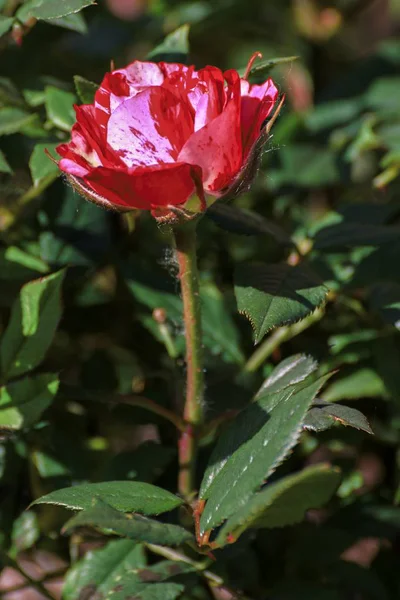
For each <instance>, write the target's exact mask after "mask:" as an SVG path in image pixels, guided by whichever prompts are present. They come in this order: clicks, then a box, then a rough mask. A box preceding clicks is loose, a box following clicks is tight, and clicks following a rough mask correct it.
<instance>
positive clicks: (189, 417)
mask: <svg viewBox="0 0 400 600" xmlns="http://www.w3.org/2000/svg"><path fill="white" fill-rule="evenodd" d="M196 225H197V222H196V221H187V222H186V223H184V224H182V225H180V226H177V227H175V228H174V230H173V233H174V238H175V251H176V259H177V263H178V266H179V279H180V283H181V291H182V299H183V320H184V325H185V337H186V399H185V407H184V411H183V419H184V421H185V423H186V429H185V431H183V432H182V435H181V437H180V440H179V449H178V450H179V479H178V489H179V492H180V493H181V494H182V496H183V497H184V498H186V499H187V500H190V499H191V498H192V496H193V493H194V491H195V470H196V457H197V445H198V442H197V437H198V430H199V428H200V427H201V425H202V422H203V393H204V374H203V352H202V332H201V310H200V295H199V276H198V270H197V257H196Z"/></svg>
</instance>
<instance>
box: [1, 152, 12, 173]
mask: <svg viewBox="0 0 400 600" xmlns="http://www.w3.org/2000/svg"><path fill="white" fill-rule="evenodd" d="M12 172H13V171H12V168H11V167H10V165H9V164H8V162H7V159H6V157H5V156H4V154H3V152H2V151H1V150H0V173H10V174H11V173H12Z"/></svg>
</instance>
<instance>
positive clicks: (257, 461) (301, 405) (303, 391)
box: [200, 376, 329, 531]
mask: <svg viewBox="0 0 400 600" xmlns="http://www.w3.org/2000/svg"><path fill="white" fill-rule="evenodd" d="M328 377H329V376H327V377H325V378H321V379H318V380H317V381H314V382H312V383H311V382H310V381H309V380H305V381H302V382H301V383H298V384H295V385H293V386H289V387H286V388H284V389H283V390H279V391H277V392H272V393H268V392H267V393H266V394H263V395H261V396H258V397H257V400H256V401H255V402H253V403H252V404H251V405H250V406H249V407H247V408H246V409H245V410H243V411H242V412H241V413H240V414H239V415H238V416H237V417H236V419H235V421H234V422H233V423H232V424H231V426H230V427H229V428H228V430H227V431H226V432H225V433H224V434H223V435H222V436H221V437H220V439H219V441H218V443H217V446H216V448H215V450H214V452H213V454H212V455H211V458H210V462H209V467H208V468H207V470H206V473H205V476H204V479H203V483H202V486H201V489H200V497H201V498H207V499H208V501H207V503H206V506H205V509H204V512H203V514H202V517H201V522H200V523H201V530H202V531H206V530H209V529H212V528H213V527H216V526H217V525H219V524H220V523H221V522H222V521H223V520H224V519H227V518H228V517H230V516H231V515H232V514H234V513H235V512H236V511H237V510H239V509H240V508H241V507H242V506H244V505H245V504H246V503H247V501H248V500H249V498H250V497H251V496H252V494H253V493H254V492H255V491H256V490H257V488H259V487H260V486H261V485H262V483H263V482H264V481H265V480H266V479H267V478H268V477H269V476H270V475H271V473H272V472H273V471H274V470H275V469H276V467H277V466H278V465H279V464H280V463H281V462H282V461H283V460H284V458H285V457H286V456H287V454H288V453H289V452H290V450H291V449H292V448H293V446H294V445H295V444H296V442H297V440H298V437H299V435H300V433H301V430H302V426H303V421H304V419H305V416H306V414H307V411H308V409H309V407H310V405H311V403H312V402H313V400H314V398H315V396H316V394H317V393H318V391H319V389H320V387H321V385H323V383H324V382H325V381H326V379H327V378H328Z"/></svg>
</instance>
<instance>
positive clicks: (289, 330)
mask: <svg viewBox="0 0 400 600" xmlns="http://www.w3.org/2000/svg"><path fill="white" fill-rule="evenodd" d="M324 313H325V311H324V310H323V309H321V308H319V309H317V310H316V311H315V312H314V313H312V314H311V315H309V316H308V317H306V318H305V319H303V320H302V321H299V322H298V323H294V324H293V325H287V326H285V327H280V328H279V329H277V330H276V331H275V332H274V333H273V334H272V335H271V336H270V337H268V338H267V339H266V340H265V341H264V342H263V343H262V344H261V346H259V348H257V350H256V351H255V352H254V353H253V354H252V355H251V356H250V358H249V360H248V361H247V363H246V364H245V365H244V367H243V371H244V372H245V373H254V372H255V371H257V370H258V369H259V368H260V367H261V366H262V365H263V364H264V362H265V361H266V360H267V358H269V357H270V356H271V354H272V353H273V352H274V351H275V350H276V349H277V348H279V346H280V345H281V344H282V343H283V342H287V341H288V340H291V339H292V338H294V337H296V335H299V333H301V332H302V331H304V330H305V329H308V328H309V327H311V325H314V323H316V322H317V321H319V320H320V319H322V317H323V315H324Z"/></svg>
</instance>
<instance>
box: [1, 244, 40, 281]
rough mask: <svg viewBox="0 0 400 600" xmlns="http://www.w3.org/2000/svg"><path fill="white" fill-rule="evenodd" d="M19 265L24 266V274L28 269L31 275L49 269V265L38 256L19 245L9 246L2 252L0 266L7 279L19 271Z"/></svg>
mask: <svg viewBox="0 0 400 600" xmlns="http://www.w3.org/2000/svg"><path fill="white" fill-rule="evenodd" d="M18 267H22V269H21V271H22V272H23V273H24V275H25V270H26V271H27V272H28V274H29V275H31V277H32V272H36V273H43V274H44V273H48V271H49V266H48V265H47V264H46V263H45V262H44V261H43V260H41V259H40V258H39V257H38V256H34V255H32V254H29V253H28V252H25V251H24V250H22V249H21V248H18V247H17V246H8V248H7V249H6V250H4V252H0V268H1V269H2V275H3V277H4V278H5V279H8V278H10V279H11V278H12V276H13V275H14V274H16V273H17V272H18ZM36 273H35V274H36ZM35 274H34V275H33V276H35ZM28 278H29V277H28Z"/></svg>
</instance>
